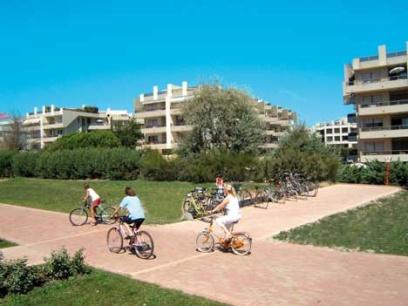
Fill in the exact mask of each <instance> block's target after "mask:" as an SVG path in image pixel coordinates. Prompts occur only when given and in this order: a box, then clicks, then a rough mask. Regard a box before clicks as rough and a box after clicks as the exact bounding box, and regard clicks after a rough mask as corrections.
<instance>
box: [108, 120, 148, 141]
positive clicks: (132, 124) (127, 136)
mask: <svg viewBox="0 0 408 306" xmlns="http://www.w3.org/2000/svg"><path fill="white" fill-rule="evenodd" d="M114 133H115V135H116V136H117V137H118V138H119V140H120V142H121V144H122V146H124V147H129V148H132V147H136V146H137V143H138V141H139V140H141V139H143V134H142V132H141V130H140V124H139V123H137V122H136V120H135V119H131V120H129V122H128V123H126V124H124V125H122V126H120V127H118V128H117V129H116V130H115V132H114Z"/></svg>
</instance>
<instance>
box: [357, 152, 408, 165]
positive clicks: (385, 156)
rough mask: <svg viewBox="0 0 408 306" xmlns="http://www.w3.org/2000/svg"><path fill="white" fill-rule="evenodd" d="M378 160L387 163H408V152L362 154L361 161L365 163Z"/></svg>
mask: <svg viewBox="0 0 408 306" xmlns="http://www.w3.org/2000/svg"><path fill="white" fill-rule="evenodd" d="M373 160H378V161H381V162H386V161H398V160H399V161H405V162H406V161H408V150H392V151H382V152H367V151H365V152H364V151H363V152H361V161H362V162H363V163H365V162H370V161H373Z"/></svg>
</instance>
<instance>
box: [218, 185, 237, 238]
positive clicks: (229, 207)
mask: <svg viewBox="0 0 408 306" xmlns="http://www.w3.org/2000/svg"><path fill="white" fill-rule="evenodd" d="M224 194H225V196H226V197H225V199H224V200H223V201H222V202H221V203H220V204H219V205H217V207H215V208H214V209H213V210H212V211H211V213H215V212H217V211H220V210H223V209H224V208H225V209H226V211H227V214H226V215H225V216H222V217H219V218H217V219H216V220H215V223H216V224H217V225H218V226H219V227H220V228H221V229H222V230H223V231H224V233H225V239H226V240H228V239H230V238H231V236H232V235H231V232H230V231H229V228H230V227H231V225H232V224H233V223H236V222H238V221H239V220H240V219H241V212H240V209H239V202H238V198H237V195H236V193H235V189H234V188H233V187H232V186H231V185H229V184H225V185H224Z"/></svg>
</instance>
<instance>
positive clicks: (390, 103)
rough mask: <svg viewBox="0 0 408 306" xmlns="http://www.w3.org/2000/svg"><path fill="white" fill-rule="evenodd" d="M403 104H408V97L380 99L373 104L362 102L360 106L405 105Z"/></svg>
mask: <svg viewBox="0 0 408 306" xmlns="http://www.w3.org/2000/svg"><path fill="white" fill-rule="evenodd" d="M403 104H408V99H403V100H392V101H378V102H375V103H372V104H362V105H361V106H360V107H361V108H366V107H378V106H391V105H403Z"/></svg>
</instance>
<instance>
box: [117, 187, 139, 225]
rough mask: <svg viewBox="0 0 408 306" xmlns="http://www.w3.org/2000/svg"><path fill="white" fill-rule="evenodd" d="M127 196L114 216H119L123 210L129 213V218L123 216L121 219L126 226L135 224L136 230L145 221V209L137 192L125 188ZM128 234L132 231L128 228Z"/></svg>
mask: <svg viewBox="0 0 408 306" xmlns="http://www.w3.org/2000/svg"><path fill="white" fill-rule="evenodd" d="M125 194H126V196H125V197H124V198H123V200H122V202H121V203H120V204H119V206H118V207H117V208H116V210H115V212H114V215H117V214H118V212H119V210H120V209H121V208H124V209H126V210H127V211H128V215H127V216H122V217H120V219H121V220H122V221H123V222H124V223H126V224H128V225H129V224H134V227H135V228H136V230H138V229H139V227H140V226H141V225H142V223H143V221H144V220H145V214H144V209H143V206H142V203H141V202H140V200H139V198H138V197H137V196H136V193H135V191H134V190H133V189H132V188H131V187H126V188H125ZM127 230H128V233H131V231H130V229H129V228H127Z"/></svg>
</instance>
